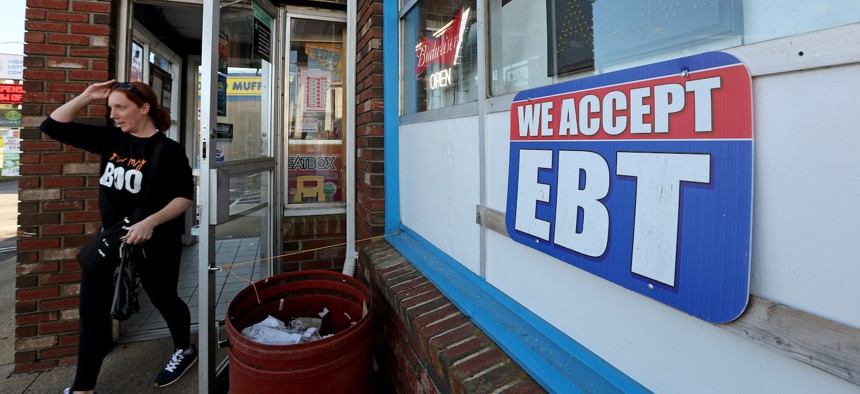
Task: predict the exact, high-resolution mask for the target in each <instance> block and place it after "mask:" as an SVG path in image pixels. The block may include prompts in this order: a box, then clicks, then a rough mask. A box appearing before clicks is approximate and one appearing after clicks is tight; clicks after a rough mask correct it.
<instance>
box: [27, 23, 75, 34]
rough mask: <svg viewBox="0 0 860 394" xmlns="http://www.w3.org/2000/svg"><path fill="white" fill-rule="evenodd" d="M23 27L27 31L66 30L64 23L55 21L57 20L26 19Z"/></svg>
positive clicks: (56, 31)
mask: <svg viewBox="0 0 860 394" xmlns="http://www.w3.org/2000/svg"><path fill="white" fill-rule="evenodd" d="M24 29H26V30H27V31H46V32H54V33H65V32H66V24H65V23H57V22H35V21H26V22H24Z"/></svg>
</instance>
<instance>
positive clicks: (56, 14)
mask: <svg viewBox="0 0 860 394" xmlns="http://www.w3.org/2000/svg"><path fill="white" fill-rule="evenodd" d="M47 19H48V20H49V21H60V22H77V23H86V22H89V20H90V16H89V15H87V14H80V13H74V12H60V11H51V12H48V15H47Z"/></svg>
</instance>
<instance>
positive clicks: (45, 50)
mask: <svg viewBox="0 0 860 394" xmlns="http://www.w3.org/2000/svg"><path fill="white" fill-rule="evenodd" d="M65 53H66V47H65V46H62V45H48V44H27V45H24V54H25V55H63V54H65ZM24 72H25V73H26V72H27V70H24ZM24 79H27V76H26V75H24Z"/></svg>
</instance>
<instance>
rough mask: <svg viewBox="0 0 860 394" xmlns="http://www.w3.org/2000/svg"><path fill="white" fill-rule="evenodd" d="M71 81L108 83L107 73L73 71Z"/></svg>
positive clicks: (70, 75) (70, 76)
mask: <svg viewBox="0 0 860 394" xmlns="http://www.w3.org/2000/svg"><path fill="white" fill-rule="evenodd" d="M69 79H70V80H73V81H100V82H101V81H106V80H107V79H108V73H107V71H88V70H72V71H69Z"/></svg>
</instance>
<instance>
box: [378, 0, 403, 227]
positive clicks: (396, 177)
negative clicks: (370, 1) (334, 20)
mask: <svg viewBox="0 0 860 394" xmlns="http://www.w3.org/2000/svg"><path fill="white" fill-rule="evenodd" d="M397 4H398V0H385V1H383V2H382V69H383V74H382V82H383V86H382V95H383V97H382V106H383V111H384V112H383V114H384V115H383V127H384V129H385V131H384V146H383V149H384V150H385V154H384V160H385V163H384V164H383V165H384V170H385V233H386V234H389V233H392V232H394V231H396V230H397V228H398V227H400V165H399V163H400V151H399V150H400V133H399V130H398V128H399V123H400V99H399V97H398V94H399V90H400V86H399V84H400V82H399V78H398V73H399V71H398V70H399V69H400V67H399V65H398V62H399V56H398V53H399V51H400V49H399V48H398V39H397V37H398V36H397V26H398V22H399V18H398V13H397Z"/></svg>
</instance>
